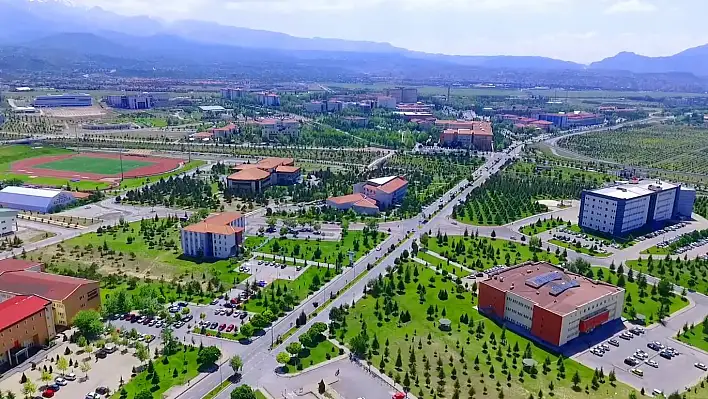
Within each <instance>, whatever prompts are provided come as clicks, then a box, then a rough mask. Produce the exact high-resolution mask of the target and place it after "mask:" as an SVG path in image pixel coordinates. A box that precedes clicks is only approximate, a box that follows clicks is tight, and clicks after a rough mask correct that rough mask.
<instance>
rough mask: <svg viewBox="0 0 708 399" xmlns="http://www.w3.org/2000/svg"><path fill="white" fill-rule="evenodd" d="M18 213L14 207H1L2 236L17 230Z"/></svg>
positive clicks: (0, 228)
mask: <svg viewBox="0 0 708 399" xmlns="http://www.w3.org/2000/svg"><path fill="white" fill-rule="evenodd" d="M17 214H18V212H17V211H16V210H14V209H0V237H3V236H6V235H10V234H12V233H14V232H16V231H17Z"/></svg>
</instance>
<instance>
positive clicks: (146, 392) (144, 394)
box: [135, 389, 152, 399]
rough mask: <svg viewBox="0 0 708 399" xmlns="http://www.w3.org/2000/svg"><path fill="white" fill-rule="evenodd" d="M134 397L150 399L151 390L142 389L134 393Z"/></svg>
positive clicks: (136, 398)
mask: <svg viewBox="0 0 708 399" xmlns="http://www.w3.org/2000/svg"><path fill="white" fill-rule="evenodd" d="M135 399H152V392H150V390H148V389H144V390H142V391H140V392H138V393H137V394H136V395H135Z"/></svg>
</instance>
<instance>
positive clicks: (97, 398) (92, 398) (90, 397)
mask: <svg viewBox="0 0 708 399" xmlns="http://www.w3.org/2000/svg"><path fill="white" fill-rule="evenodd" d="M84 399H101V395H99V394H97V393H96V392H89V393H87V394H86V396H85V397H84Z"/></svg>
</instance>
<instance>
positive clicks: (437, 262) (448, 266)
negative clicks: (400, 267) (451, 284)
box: [416, 251, 470, 278]
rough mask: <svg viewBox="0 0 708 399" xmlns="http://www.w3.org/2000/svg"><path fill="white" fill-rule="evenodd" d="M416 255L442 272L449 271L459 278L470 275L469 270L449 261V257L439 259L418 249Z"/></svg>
mask: <svg viewBox="0 0 708 399" xmlns="http://www.w3.org/2000/svg"><path fill="white" fill-rule="evenodd" d="M416 257H417V258H418V259H421V260H424V261H426V262H428V263H429V264H430V265H431V266H433V267H434V268H436V269H438V270H441V271H442V272H443V274H445V273H450V274H453V275H455V276H457V277H459V278H465V277H467V276H469V275H470V272H468V271H467V270H465V269H463V268H461V267H459V266H456V265H454V264H452V263H450V260H449V259H440V258H438V257H437V256H435V255H433V254H431V253H428V252H423V251H419V252H418V254H417V255H416Z"/></svg>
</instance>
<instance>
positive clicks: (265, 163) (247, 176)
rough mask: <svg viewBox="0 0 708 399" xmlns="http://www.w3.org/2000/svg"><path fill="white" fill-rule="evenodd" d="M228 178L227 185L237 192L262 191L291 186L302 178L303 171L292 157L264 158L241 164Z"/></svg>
mask: <svg viewBox="0 0 708 399" xmlns="http://www.w3.org/2000/svg"><path fill="white" fill-rule="evenodd" d="M233 169H234V170H236V173H233V174H231V175H229V176H228V177H227V178H226V183H227V187H229V188H231V189H233V190H234V191H237V192H253V193H256V192H261V191H263V190H265V189H266V188H268V187H270V186H273V185H278V186H289V185H293V184H297V183H299V182H300V180H301V176H302V172H301V170H300V168H299V167H297V166H295V160H294V159H292V158H275V157H271V158H264V159H261V160H260V161H259V162H258V163H255V164H241V165H236V166H235V167H234V168H233Z"/></svg>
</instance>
